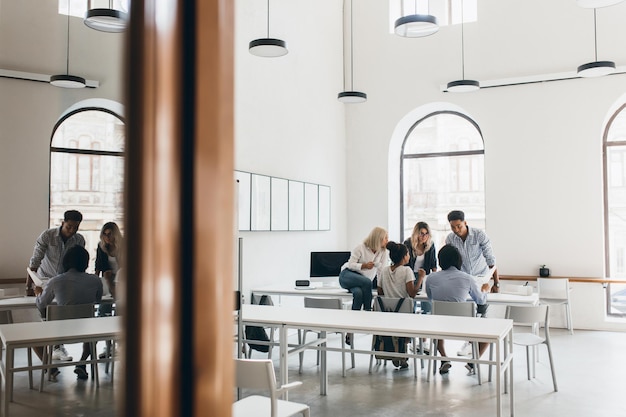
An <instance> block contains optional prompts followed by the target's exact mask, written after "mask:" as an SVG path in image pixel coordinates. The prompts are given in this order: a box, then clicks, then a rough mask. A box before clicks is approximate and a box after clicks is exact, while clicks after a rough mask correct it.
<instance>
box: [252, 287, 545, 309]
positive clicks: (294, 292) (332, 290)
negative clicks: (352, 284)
mask: <svg viewBox="0 0 626 417" xmlns="http://www.w3.org/2000/svg"><path fill="white" fill-rule="evenodd" d="M250 292H251V293H252V294H253V295H276V296H279V297H280V296H292V297H294V296H295V297H333V298H341V299H345V300H352V293H350V292H348V290H346V289H344V288H341V287H323V286H313V287H312V288H310V289H304V290H302V289H296V287H294V286H290V285H285V284H276V285H268V286H265V287H257V288H253V289H252V290H250ZM372 294H374V295H375V294H376V290H373V291H372ZM414 300H415V301H428V297H427V296H426V292H425V291H422V292H421V293H419V294H417V295H416V296H415V297H414ZM468 301H471V299H468ZM538 302H539V296H538V295H537V293H533V294H531V295H519V294H504V293H488V294H487V303H488V304H499V305H537V303H538Z"/></svg>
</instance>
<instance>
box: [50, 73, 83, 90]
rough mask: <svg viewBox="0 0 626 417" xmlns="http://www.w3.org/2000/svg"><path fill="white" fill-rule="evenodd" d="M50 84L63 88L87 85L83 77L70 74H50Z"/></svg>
mask: <svg viewBox="0 0 626 417" xmlns="http://www.w3.org/2000/svg"><path fill="white" fill-rule="evenodd" d="M50 84H52V85H53V86H55V87H61V88H84V87H85V86H86V85H87V83H86V81H85V79H84V78H83V77H78V76H76V75H69V74H60V75H52V76H50Z"/></svg>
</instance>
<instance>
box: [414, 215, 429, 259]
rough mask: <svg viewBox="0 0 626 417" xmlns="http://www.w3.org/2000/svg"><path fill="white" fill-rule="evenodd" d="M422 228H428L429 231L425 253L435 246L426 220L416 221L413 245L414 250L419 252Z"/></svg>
mask: <svg viewBox="0 0 626 417" xmlns="http://www.w3.org/2000/svg"><path fill="white" fill-rule="evenodd" d="M421 229H426V230H427V231H428V240H426V243H425V244H424V248H423V250H424V253H426V252H428V250H429V249H430V248H431V247H432V246H433V237H432V235H431V233H430V227H429V226H428V223H426V222H417V223H415V227H414V228H413V234H412V235H411V245H412V246H413V251H415V252H419V251H420V250H419V247H418V244H419V234H420V230H421Z"/></svg>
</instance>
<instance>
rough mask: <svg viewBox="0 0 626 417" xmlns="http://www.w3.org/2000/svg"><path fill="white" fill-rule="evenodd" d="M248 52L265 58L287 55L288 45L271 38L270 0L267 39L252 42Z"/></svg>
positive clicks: (268, 2) (268, 3)
mask: <svg viewBox="0 0 626 417" xmlns="http://www.w3.org/2000/svg"><path fill="white" fill-rule="evenodd" d="M248 51H250V53H251V54H252V55H256V56H260V57H264V58H276V57H279V56H283V55H287V53H288V52H289V50H288V49H287V43H286V42H285V41H284V40H282V39H276V38H270V0H267V37H266V38H259V39H255V40H253V41H251V42H250V45H249V46H248Z"/></svg>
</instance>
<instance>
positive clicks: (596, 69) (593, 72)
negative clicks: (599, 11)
mask: <svg viewBox="0 0 626 417" xmlns="http://www.w3.org/2000/svg"><path fill="white" fill-rule="evenodd" d="M593 39H594V52H595V55H594V56H595V61H593V62H589V63H587V64H583V65H581V66H579V67H578V75H579V76H580V77H602V76H604V75H609V74H613V73H614V72H615V62H613V61H598V31H597V28H596V9H593Z"/></svg>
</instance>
